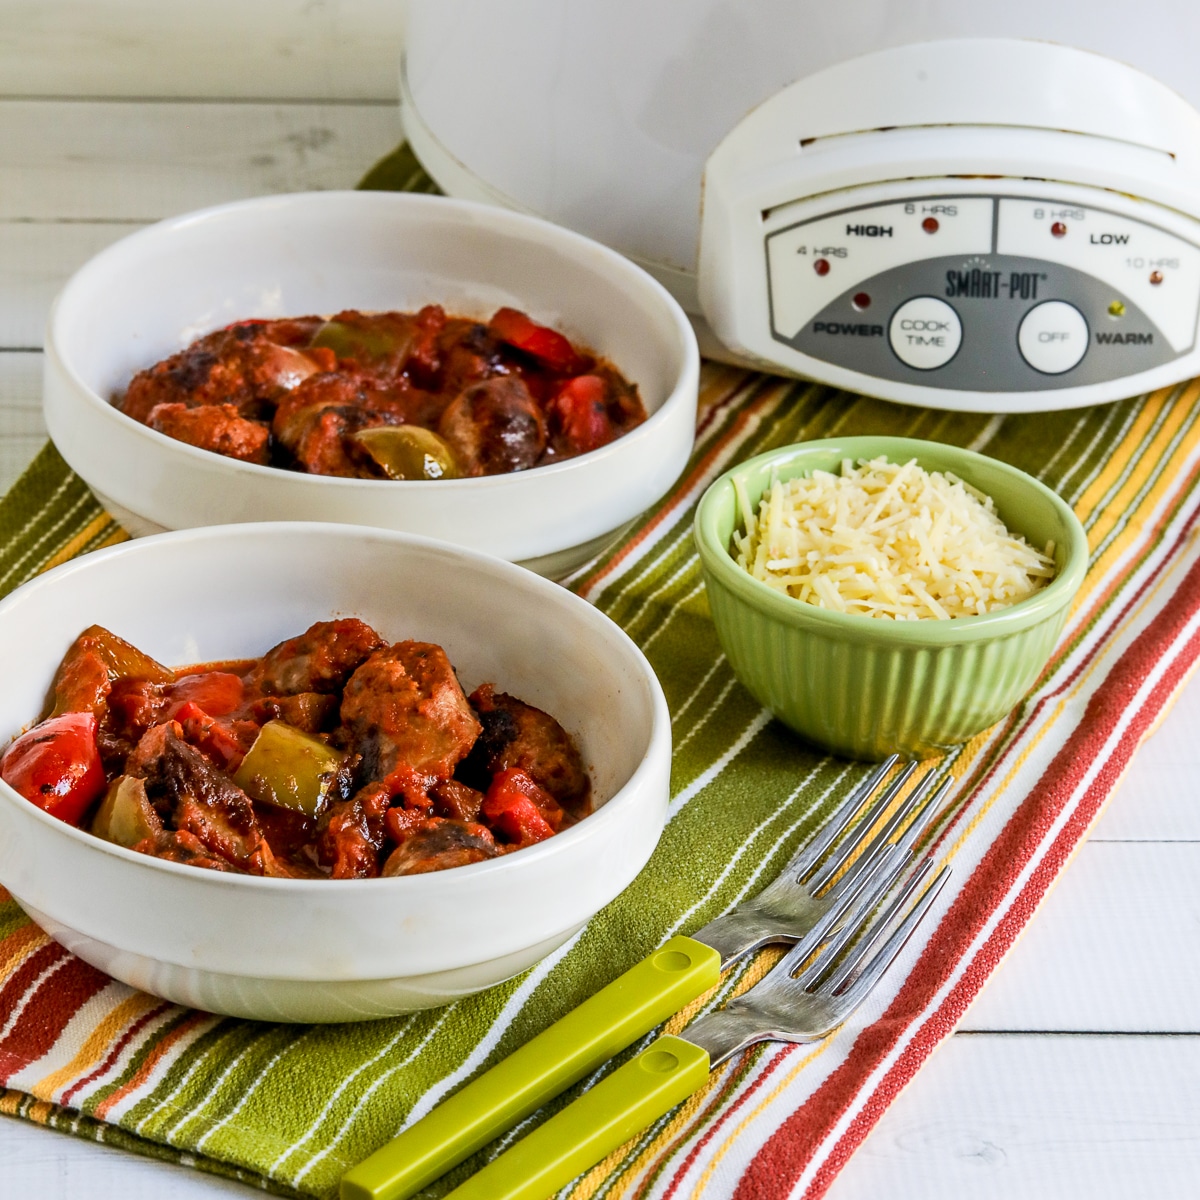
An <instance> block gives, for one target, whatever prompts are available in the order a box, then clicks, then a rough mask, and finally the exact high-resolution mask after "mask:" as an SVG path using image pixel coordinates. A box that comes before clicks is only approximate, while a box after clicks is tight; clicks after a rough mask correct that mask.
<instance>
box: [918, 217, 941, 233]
mask: <svg viewBox="0 0 1200 1200" xmlns="http://www.w3.org/2000/svg"><path fill="white" fill-rule="evenodd" d="M921 228H922V229H923V230H925V232H926V233H937V231H938V219H937V217H926V218H925V220H923V221H922V222H921Z"/></svg>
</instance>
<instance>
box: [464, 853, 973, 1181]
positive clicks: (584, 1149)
mask: <svg viewBox="0 0 1200 1200" xmlns="http://www.w3.org/2000/svg"><path fill="white" fill-rule="evenodd" d="M933 865H934V864H933V859H932V858H929V859H926V860H925V862H924V863H922V864H921V867H920V868H919V869H918V870H917V871H916V872H914V873H913V875H912V876H911V878H910V879H909V880H908V881H907V882H906V884H905V885H904V887H903V888H902V889H901V891H900V894H899V895H898V896H897V897H896V898H895V899H894V900H893V901H892V903H891V904H889V905H888V906H887V908H886V909H885V911H884V912H883V914H882V915H881V916H880V917H878V918H877V919H875V920H874V921H872V920H871V913H872V911H873V910H874V908H875V906H876V905H877V904H878V903H879V901H880V900H881V899H882V898H883V895H884V893H885V892H886V890H887V889H886V888H881V887H872V888H870V889H868V891H867V892H866V894H865V895H864V896H863V897H862V898H861V899H860V901H859V902H858V903H857V904H856V905H855V906H854V909H853V912H852V913H850V914H848V915H847V919H846V921H845V923H844V924H843V925H842V927H841V928H840V930H838V931H837V932H836V933H834V934H832V935H831V936H830V938H829V939H828V941H827V942H826V943H825V945H824V946H823V947H822V948H821V949H820V951H819V953H817V955H816V957H815V958H814V957H813V951H812V950H811V949H809V948H808V946H807V944H806V943H807V942H808V941H809V939H805V940H804V941H803V942H801V943H799V944H797V945H796V946H795V947H794V948H793V949H792V950H791V951H790V952H789V953H788V954H786V955H785V956H784V958H783V959H782V960H781V961H780V962H779V963H778V964H777V965H776V966H775V967H774V968H773V969H772V970H771V971H770V972H769V973H768V974H767V975H766V976H765V977H764V978H763V979H762V980H761V981H760V982H759V983H757V984H756V985H755V986H754V987H752V988H751V989H750V990H749V991H747V992H746V993H745V994H744V995H742V996H740V997H738V998H737V999H736V1000H733V1001H732V1002H731V1003H729V1004H728V1005H726V1006H725V1008H723V1009H720V1010H718V1011H716V1012H712V1013H708V1014H706V1015H704V1016H702V1017H700V1018H699V1019H698V1020H696V1021H694V1022H693V1023H692V1024H691V1025H690V1026H689V1027H688V1029H687V1033H686V1036H685V1037H674V1036H671V1035H665V1036H663V1037H659V1038H656V1039H655V1040H654V1041H653V1042H651V1044H650V1045H649V1046H648V1047H647V1048H646V1049H645V1050H643V1051H642V1052H641V1053H640V1054H638V1055H636V1056H635V1057H634V1058H632V1059H630V1061H629V1062H627V1063H625V1064H624V1066H622V1067H620V1068H619V1069H618V1070H616V1071H614V1072H613V1073H612V1074H611V1075H610V1076H609V1077H608V1078H607V1079H604V1080H602V1081H601V1082H600V1083H598V1084H597V1085H596V1086H595V1087H593V1088H591V1089H590V1090H589V1091H587V1092H584V1094H583V1095H582V1096H580V1097H579V1099H577V1100H575V1101H574V1102H573V1103H572V1104H569V1105H568V1106H567V1107H566V1108H564V1109H563V1110H562V1111H560V1112H558V1113H556V1114H555V1115H554V1116H553V1117H551V1118H550V1119H549V1120H548V1121H546V1122H545V1123H544V1124H542V1125H540V1126H538V1128H537V1129H535V1130H534V1131H533V1132H532V1133H530V1134H529V1135H528V1136H526V1137H525V1138H524V1139H522V1140H521V1141H519V1142H518V1143H517V1144H516V1145H515V1146H513V1147H511V1148H510V1149H509V1150H507V1151H505V1152H504V1153H503V1154H501V1155H500V1156H499V1157H497V1158H495V1159H493V1160H492V1161H491V1162H490V1163H488V1165H487V1166H485V1167H484V1168H483V1169H482V1170H480V1171H479V1172H478V1173H476V1174H475V1175H473V1176H472V1177H471V1178H470V1179H468V1180H466V1181H465V1182H464V1183H462V1184H460V1185H459V1186H458V1187H457V1188H455V1189H454V1190H453V1191H452V1192H450V1193H448V1194H447V1196H446V1197H445V1200H543V1198H544V1197H546V1196H549V1195H552V1194H554V1193H555V1192H557V1191H558V1190H559V1189H560V1188H561V1187H563V1186H564V1185H565V1184H567V1183H569V1182H570V1181H571V1180H572V1179H574V1178H575V1177H576V1176H577V1175H579V1174H581V1173H582V1172H584V1171H586V1170H587V1169H588V1168H589V1167H592V1166H594V1165H595V1164H596V1163H598V1162H600V1161H601V1160H602V1159H603V1158H604V1157H605V1156H606V1155H608V1154H610V1153H612V1151H614V1150H615V1149H617V1147H618V1146H621V1145H623V1144H624V1143H625V1142H627V1141H628V1140H629V1139H630V1138H631V1137H633V1136H634V1135H635V1134H636V1133H638V1131H639V1130H641V1129H644V1128H645V1127H646V1126H647V1125H649V1124H650V1123H651V1122H652V1121H654V1120H655V1119H656V1118H658V1117H661V1116H662V1115H663V1114H665V1113H667V1112H669V1111H670V1110H671V1109H672V1108H674V1107H675V1105H676V1104H679V1103H680V1102H681V1101H683V1100H685V1099H687V1097H688V1096H690V1095H692V1093H693V1092H696V1091H698V1090H699V1089H700V1088H701V1087H702V1086H703V1085H704V1082H705V1080H707V1078H708V1074H709V1072H710V1071H711V1070H712V1069H713V1068H714V1067H717V1066H719V1065H720V1064H721V1063H723V1062H724V1061H725V1060H726V1059H728V1058H731V1057H732V1056H733V1055H734V1054H737V1053H738V1052H739V1051H741V1050H744V1049H746V1048H747V1047H749V1046H752V1045H754V1044H755V1043H756V1042H765V1041H774V1042H814V1041H819V1040H820V1039H821V1038H823V1037H825V1036H827V1035H828V1034H830V1033H832V1032H833V1031H834V1030H835V1029H836V1028H837V1027H838V1026H839V1025H841V1024H842V1023H843V1022H844V1021H845V1020H846V1018H847V1017H849V1016H850V1014H851V1013H853V1012H854V1010H855V1009H856V1008H858V1006H859V1005H860V1004H861V1003H862V1002H863V1001H864V1000H865V999H866V997H867V995H868V993H869V992H870V991H871V989H872V988H873V987H874V986H875V984H877V983H878V982H879V980H880V978H881V977H882V975H883V973H884V971H886V970H887V968H888V967H889V966H890V965H891V963H892V962H893V961H894V960H895V958H896V956H897V955H898V954H899V953H900V951H901V950H902V949H903V948H904V944H905V943H906V942H907V941H908V939H909V938H910V937H911V936H912V934H913V931H914V930H915V929H916V927H917V925H918V924H920V922H921V919H922V918H923V917H924V916H925V914H926V913H927V912H928V911H929V908H930V906H931V905H932V904H933V902H934V900H935V899H936V897H937V894H938V892H939V891H941V889H942V887H943V885H944V884H945V882H946V879H947V878H948V876H949V874H950V868H949V867H944V868H943V869H942V871H941V873H940V874H939V875H938V877H937V879H935V880H934V882H933V883H932V884H931V885H930V886H929V887H928V888H927V889H926V890H925V892H924V893H923V894H922V895H921V897H920V899H919V900H918V901H917V902H916V904H915V905H913V907H912V909H911V910H910V911H909V913H908V915H907V916H906V917H905V918H904V920H903V921H902V922H901V923H900V924H899V925H898V926H897V927H896V929H895V931H894V932H893V933H892V934H891V936H890V937H889V938H888V939H887V941H886V943H885V944H884V945H883V947H882V948H881V949H880V950H879V952H878V953H877V954H876V955H875V956H874V957H873V958H871V959H870V961H869V962H868V961H867V956H868V955H869V954H870V953H871V951H872V950H873V949H874V947H875V945H876V944H877V943H878V941H879V940H880V938H881V937H883V935H884V934H885V933H886V931H887V930H888V928H889V927H890V926H891V925H892V924H893V923H894V922H895V920H896V918H897V917H898V916H899V914H900V912H901V911H902V910H903V909H904V908H905V906H906V905H907V904H908V902H909V901H910V900H911V899H912V897H913V896H914V895H915V894H916V892H917V891H918V890H919V889H920V887H921V885H922V884H923V883H924V881H925V879H926V878H927V876H928V875H929V873H930V871H931V870H932V869H933ZM864 930H865V932H863V931H864ZM860 933H862V937H861V940H860V941H858V942H857V943H856V944H855V945H854V946H853V948H852V949H851V950H850V952H849V953H848V954H847V955H846V957H845V958H844V960H843V961H841V962H838V961H837V960H838V957H839V955H841V954H842V951H843V950H845V948H846V947H847V945H848V944H849V943H850V942H852V941H853V940H854V939H855V938H856V937H857V936H858V935H859V934H860Z"/></svg>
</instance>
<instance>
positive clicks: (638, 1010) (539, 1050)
mask: <svg viewBox="0 0 1200 1200" xmlns="http://www.w3.org/2000/svg"><path fill="white" fill-rule="evenodd" d="M720 973H721V956H720V955H719V954H718V953H717V951H715V950H714V949H712V947H711V946H706V945H704V943H703V942H697V941H694V940H693V939H692V938H688V937H675V938H671V940H670V941H668V942H667V943H666V944H665V945H663V946H662V947H661V948H660V949H658V950H656V951H654V953H652V954H650V955H648V956H647V957H646V958H644V959H643V960H642V961H641V962H640V963H638V964H637V965H636V966H633V967H631V968H630V969H629V970H628V971H626V972H625V974H624V975H621V976H619V977H618V978H616V979H614V980H613V981H612V983H610V984H609V985H608V986H607V987H606V988H603V989H602V990H601V991H599V992H597V993H596V994H595V995H594V996H592V997H591V999H589V1000H585V1001H584V1002H583V1003H582V1004H580V1005H579V1006H578V1007H577V1008H575V1009H573V1010H572V1011H571V1012H569V1013H568V1014H567V1015H566V1016H565V1017H563V1018H561V1019H560V1020H558V1021H556V1022H555V1023H554V1024H553V1025H551V1026H550V1027H549V1028H548V1029H545V1030H543V1031H542V1032H541V1033H539V1034H538V1035H537V1037H535V1038H532V1039H531V1040H530V1041H528V1042H526V1043H525V1045H524V1046H522V1047H521V1048H520V1049H519V1050H516V1051H514V1052H513V1053H512V1054H510V1055H509V1056H508V1057H507V1058H506V1059H503V1060H502V1061H501V1062H499V1063H497V1064H496V1065H495V1066H494V1067H492V1068H491V1070H490V1071H487V1072H485V1073H484V1074H483V1075H480V1076H479V1077H478V1078H477V1079H474V1080H472V1081H471V1082H470V1083H469V1084H467V1085H466V1087H464V1088H462V1089H460V1090H459V1091H457V1092H455V1094H454V1095H453V1096H451V1097H450V1098H449V1099H448V1100H445V1101H443V1102H442V1103H441V1104H439V1105H438V1106H437V1107H436V1108H435V1109H433V1111H432V1112H430V1113H429V1114H428V1115H427V1116H425V1117H423V1118H422V1119H421V1120H420V1121H418V1122H417V1123H416V1124H415V1125H412V1126H411V1127H410V1128H408V1129H406V1130H405V1131H404V1132H403V1133H401V1134H400V1135H399V1136H398V1137H396V1138H393V1140H392V1141H390V1142H388V1143H387V1145H385V1146H383V1147H381V1148H380V1149H379V1150H376V1151H375V1153H374V1154H372V1155H371V1156H370V1157H369V1158H366V1159H364V1160H363V1161H362V1162H360V1163H359V1164H358V1166H356V1167H352V1168H351V1169H350V1170H349V1171H347V1172H346V1174H345V1175H343V1176H342V1185H341V1200H406V1197H409V1196H411V1195H412V1194H413V1193H414V1192H418V1191H420V1189H421V1188H423V1187H424V1186H425V1185H426V1184H428V1183H432V1182H433V1180H435V1179H437V1178H438V1177H439V1176H441V1175H444V1174H445V1173H446V1172H447V1171H448V1170H449V1169H450V1168H451V1167H453V1166H456V1165H457V1164H458V1163H460V1162H462V1161H463V1159H464V1158H467V1157H469V1156H470V1155H471V1154H474V1153H475V1151H476V1150H479V1149H481V1148H482V1147H483V1146H486V1145H487V1144H488V1142H490V1141H492V1140H493V1139H495V1138H496V1137H498V1136H499V1135H500V1134H502V1133H504V1132H505V1131H507V1130H508V1129H511V1128H512V1126H513V1125H516V1124H517V1123H518V1122H520V1121H522V1120H524V1118H525V1117H527V1116H529V1114H530V1113H533V1112H536V1111H537V1110H538V1109H539V1108H540V1107H541V1106H542V1105H543V1104H544V1103H545V1102H546V1101H547V1100H550V1099H552V1098H553V1097H554V1096H557V1095H558V1094H559V1093H560V1092H562V1091H565V1090H566V1089H567V1088H568V1087H570V1086H571V1084H573V1083H576V1082H577V1081H578V1080H580V1079H582V1078H583V1077H584V1076H585V1075H587V1074H588V1073H589V1072H590V1071H594V1070H595V1069H596V1068H597V1067H598V1066H599V1065H600V1064H601V1063H602V1062H605V1061H606V1060H607V1059H609V1058H611V1057H612V1056H613V1055H614V1054H616V1053H617V1051H619V1050H623V1049H624V1048H625V1047H626V1046H628V1045H630V1044H631V1043H633V1042H635V1041H636V1040H637V1039H638V1038H639V1037H642V1036H643V1035H644V1034H646V1033H649V1032H650V1030H651V1029H653V1028H654V1027H655V1026H656V1025H659V1024H661V1023H662V1022H663V1021H665V1020H666V1019H667V1018H668V1017H669V1016H671V1015H672V1014H673V1013H676V1012H678V1011H679V1009H681V1008H683V1007H684V1006H685V1005H687V1004H688V1003H690V1002H691V1001H692V1000H694V999H695V998H696V997H697V996H699V995H702V994H703V993H704V992H706V991H708V989H709V988H711V987H714V986H715V985H716V983H717V980H718V979H719V978H720ZM640 1057H643V1056H639V1058H640ZM635 1061H636V1060H635ZM617 1074H620V1072H617ZM593 1090H595V1089H593ZM587 1095H591V1092H588V1093H587ZM571 1107H574V1106H573V1105H572V1106H571ZM525 1140H526V1141H528V1139H525ZM618 1144H619V1143H618ZM521 1145H524V1142H522V1143H521ZM506 1157H507V1156H506Z"/></svg>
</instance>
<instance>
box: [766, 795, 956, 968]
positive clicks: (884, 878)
mask: <svg viewBox="0 0 1200 1200" xmlns="http://www.w3.org/2000/svg"><path fill="white" fill-rule="evenodd" d="M952 782H953V781H952V780H950V779H946V780H943V782H942V784H941V786H940V787H939V788H938V789H937V790H936V791H935V792H934V793H933V794H932V795H930V796H929V797H928V798H927V799H926V800H925V801H924V804H923V806H922V807H921V809H920V811H919V812H918V813H917V815H916V817H914V818H913V822H912V824H911V825H910V826H909V827H908V828H907V829H906V830H905V831H904V835H903V836H902V837H901V838H900V840H899V841H897V842H896V843H894V844H884V845H882V846H880V847H879V848H878V849H877V850H875V851H874V852H873V853H872V852H870V851H868V852H867V853H864V854H863V856H862V859H860V861H859V862H858V863H856V864H855V867H854V870H853V871H850V872H847V873H846V875H844V876H843V877H842V878H841V879H840V880H838V884H837V887H836V888H834V889H833V890H832V891H831V892H830V896H831V897H832V898H833V900H834V903H833V904H832V905H831V906H830V908H829V909H828V911H827V912H826V913H825V914H824V915H823V916H822V917H821V919H820V920H819V921H817V922H816V923H815V924H814V925H813V927H812V929H810V930H809V931H808V933H807V934H805V935H804V937H803V938H802V939H801V940H800V941H799V942H797V943H796V947H795V949H794V950H793V951H791V952H790V954H791V957H792V962H793V964H797V965H798V964H799V963H802V962H804V960H805V959H806V958H808V957H809V955H811V954H812V952H813V951H814V950H815V949H816V948H817V947H818V946H820V945H821V944H822V943H823V942H824V941H825V940H826V939H827V937H828V935H829V933H830V931H831V930H835V929H838V928H839V927H840V926H842V925H849V926H850V928H851V931H852V932H853V930H854V928H855V925H856V922H858V920H859V917H860V914H861V905H860V904H858V903H856V901H857V898H858V896H859V895H860V894H861V893H862V891H863V890H864V889H865V888H870V889H871V892H872V895H873V896H874V899H872V900H869V901H867V902H866V903H867V911H869V910H870V909H871V908H873V907H874V906H875V905H876V904H878V903H879V900H880V899H881V898H882V897H883V896H884V895H885V894H886V893H887V891H888V890H889V889H890V888H891V886H892V884H894V883H895V882H896V880H897V879H898V878H899V877H900V875H901V874H902V873H903V871H904V869H905V867H907V866H908V863H909V859H910V858H911V856H912V848H913V846H914V845H916V843H917V841H918V840H919V839H920V837H921V835H922V834H923V833H924V832H925V830H926V829H927V828H928V827H929V823H930V822H931V821H932V820H933V818H934V817H935V816H936V815H937V812H938V808H939V806H940V804H941V801H942V798H943V797H944V796H945V795H946V793H947V792H948V791H949V790H950V785H951V783H952ZM921 790H924V791H928V789H927V788H926V787H925V781H924V780H922V782H921V787H920V788H917V789H915V790H914V795H915V794H916V792H917V791H921ZM890 824H891V822H889V826H890ZM852 907H853V909H854V911H853V913H852V914H851V915H850V916H847V915H846V914H847V913H848V912H850V910H851V908H852ZM843 944H844V943H843Z"/></svg>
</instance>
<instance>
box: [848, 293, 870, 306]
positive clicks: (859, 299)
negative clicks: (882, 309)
mask: <svg viewBox="0 0 1200 1200" xmlns="http://www.w3.org/2000/svg"><path fill="white" fill-rule="evenodd" d="M851 303H852V304H853V305H854V307H855V308H857V309H864V308H870V307H871V297H870V296H868V295H867V293H866V292H856V293H855V294H854V299H853V300H852V301H851Z"/></svg>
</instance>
